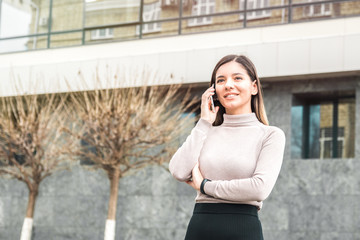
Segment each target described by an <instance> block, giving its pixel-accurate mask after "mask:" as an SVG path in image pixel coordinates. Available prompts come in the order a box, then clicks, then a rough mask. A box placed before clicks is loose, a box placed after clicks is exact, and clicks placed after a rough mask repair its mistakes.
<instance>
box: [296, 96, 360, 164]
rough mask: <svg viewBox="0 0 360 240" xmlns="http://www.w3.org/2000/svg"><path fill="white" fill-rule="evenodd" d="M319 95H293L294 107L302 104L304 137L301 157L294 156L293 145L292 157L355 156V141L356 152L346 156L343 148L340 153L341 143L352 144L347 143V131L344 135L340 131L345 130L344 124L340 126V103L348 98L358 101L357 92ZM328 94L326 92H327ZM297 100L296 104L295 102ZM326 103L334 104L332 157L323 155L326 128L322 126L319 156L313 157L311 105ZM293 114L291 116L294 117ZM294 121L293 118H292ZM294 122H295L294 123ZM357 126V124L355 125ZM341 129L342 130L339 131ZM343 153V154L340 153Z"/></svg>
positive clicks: (342, 157) (305, 158)
mask: <svg viewBox="0 0 360 240" xmlns="http://www.w3.org/2000/svg"><path fill="white" fill-rule="evenodd" d="M319 95H320V96H319V97H313V94H311V93H308V94H306V93H304V94H294V95H293V103H292V107H295V106H302V107H303V109H302V128H301V129H299V131H302V139H301V154H300V157H294V156H293V150H292V147H291V158H292V159H303V160H307V159H349V158H353V157H354V155H355V147H356V146H355V142H354V143H353V144H354V152H353V153H352V155H353V156H350V157H349V156H344V150H341V151H340V153H339V144H342V146H345V145H346V144H351V142H350V143H347V142H346V141H347V139H346V137H345V133H344V134H342V135H339V133H340V134H341V131H345V130H342V128H343V126H339V114H340V113H339V104H340V103H341V102H342V101H344V100H347V99H353V100H354V101H355V102H354V103H356V96H355V93H353V92H352V93H351V94H349V93H346V94H344V95H340V96H332V97H331V96H328V97H324V96H323V95H322V94H319ZM325 95H326V94H325ZM294 102H295V104H294ZM325 103H331V105H332V119H331V120H332V126H331V128H332V136H331V145H332V147H331V156H330V157H326V158H324V157H323V152H324V149H321V146H320V144H321V141H322V140H323V141H324V140H325V138H323V139H322V131H323V129H325V128H326V127H325V128H320V129H319V130H320V131H319V138H318V141H319V147H320V149H319V156H318V157H315V158H314V157H311V156H310V155H311V154H310V153H311V151H310V118H311V114H310V106H314V105H322V104H325ZM292 117H293V116H291V118H292ZM354 117H356V113H354ZM292 121H293V119H292ZM292 124H293V123H292ZM292 124H291V132H292V131H293V126H292ZM354 127H356V126H354ZM339 131H340V132H339ZM291 144H293V136H292V137H291ZM339 154H341V155H339Z"/></svg>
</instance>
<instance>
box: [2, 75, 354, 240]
mask: <svg viewBox="0 0 360 240" xmlns="http://www.w3.org/2000/svg"><path fill="white" fill-rule="evenodd" d="M334 88H335V89H343V90H347V89H356V93H357V96H360V79H356V78H348V79H345V80H343V81H338V80H331V81H330V80H329V81H328V82H326V84H324V81H316V80H312V81H311V80H306V81H305V80H302V81H292V82H281V83H267V87H266V88H265V89H264V93H265V102H266V108H267V112H268V115H269V120H270V122H271V124H272V125H276V126H278V127H280V128H282V129H283V130H284V131H285V133H286V137H287V143H286V150H285V157H284V163H283V167H282V170H281V173H280V176H279V179H278V182H277V184H276V186H275V188H274V190H273V192H272V194H271V195H270V197H269V198H268V199H267V200H265V202H264V206H263V209H262V210H261V211H260V218H261V220H262V225H263V230H264V235H265V239H266V240H281V239H286V240H292V239H294V240H295V239H296V240H300V239H310V240H312V239H314V240H317V239H320V240H330V239H331V240H333V239H341V240H360V228H359V226H360V217H359V216H360V202H359V199H360V171H359V170H358V169H360V161H359V160H360V98H359V97H357V99H356V104H357V106H356V109H357V111H356V118H357V121H356V122H357V123H356V133H357V134H356V155H355V158H354V159H330V160H329V159H328V160H299V159H297V160H296V159H291V157H290V138H291V136H290V133H291V129H290V126H291V124H290V123H291V115H290V109H291V101H292V94H293V93H296V92H310V91H312V92H314V91H319V92H321V91H327V90H331V89H334ZM27 194H28V192H27V188H26V186H25V184H23V183H21V182H18V181H16V180H13V179H4V178H0V239H1V240H2V239H4V240H12V239H19V236H20V231H21V226H22V222H23V218H24V216H25V209H26V204H27ZM108 197H109V181H108V179H107V177H106V175H105V173H104V172H102V171H101V170H97V171H88V170H86V169H84V168H82V167H80V166H74V167H73V169H72V171H64V172H58V173H56V174H54V175H53V176H50V177H49V178H47V179H45V180H44V182H43V183H42V184H41V186H40V194H39V197H38V200H37V203H36V209H35V216H34V226H35V229H34V238H33V239H34V240H48V239H55V240H59V239H86V240H92V239H94V240H98V239H102V238H103V232H104V227H105V219H106V215H107V203H108ZM194 198H195V192H194V191H193V190H192V188H190V187H189V186H187V185H186V184H184V183H179V182H176V181H175V180H174V179H172V177H171V176H170V174H169V173H168V172H167V171H165V170H164V169H162V168H159V167H148V168H146V169H143V170H141V171H139V172H137V173H136V174H134V175H132V176H128V177H125V178H123V179H122V180H121V181H120V191H119V200H118V212H117V233H116V239H134V240H135V239H136V240H142V239H144V240H152V239H154V240H155V239H156V240H157V239H164V240H169V239H174V240H180V239H183V236H184V233H185V230H186V226H187V223H188V221H189V218H190V217H191V212H192V208H193V205H194Z"/></svg>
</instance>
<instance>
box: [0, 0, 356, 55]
mask: <svg viewBox="0 0 360 240" xmlns="http://www.w3.org/2000/svg"><path fill="white" fill-rule="evenodd" d="M292 1H293V0H288V3H287V4H283V5H277V6H270V7H263V8H256V9H255V8H254V9H248V8H247V0H245V1H244V9H243V10H233V11H227V12H217V13H211V14H204V15H196V16H194V15H191V16H184V14H183V1H182V0H180V1H179V4H178V5H179V6H178V17H173V18H166V19H158V20H153V21H144V20H143V14H142V12H143V10H144V0H141V2H140V6H139V19H138V21H132V22H125V23H117V24H106V25H97V26H86V25H85V16H86V9H85V0H84V3H83V10H82V11H83V24H82V28H80V29H79V28H78V29H72V30H65V31H52V15H53V11H52V10H53V0H50V5H49V16H48V20H49V22H48V28H47V32H45V33H35V34H27V35H21V36H12V37H4V38H0V44H1V43H2V42H3V41H6V40H12V39H20V38H29V39H30V38H34V39H36V38H38V37H43V36H47V40H46V41H47V42H46V48H53V47H51V37H52V36H53V35H59V34H68V33H81V36H82V37H81V44H78V45H86V44H94V43H105V42H114V41H126V40H113V41H105V42H104V41H100V42H99V41H94V42H87V41H86V34H85V33H86V32H87V31H91V30H98V29H105V28H122V27H131V26H133V27H135V28H136V27H137V26H138V29H139V32H138V34H136V33H135V34H134V37H133V38H131V40H135V39H142V38H143V37H144V32H143V25H144V24H152V23H165V22H174V21H175V22H176V21H177V22H178V28H177V35H184V34H194V33H199V32H203V31H199V32H191V33H184V32H183V31H182V30H183V26H182V22H183V21H186V20H189V19H195V18H204V17H222V16H227V15H235V14H239V15H240V14H242V16H243V19H242V20H241V21H242V26H241V28H250V27H254V26H248V25H247V23H248V22H249V21H252V20H248V19H247V15H248V14H249V13H251V12H254V11H255V12H256V11H272V10H280V9H283V10H287V15H288V16H287V21H285V22H282V23H281V24H289V23H293V22H294V21H293V14H292V13H293V10H294V9H295V8H300V7H306V6H315V5H318V4H334V3H345V2H356V3H359V4H360V0H358V1H354V0H325V1H321V0H320V1H311V2H303V3H293V2H292ZM1 3H2V1H1V0H0V13H1V9H2V8H1ZM358 15H360V10H359V13H356V14H349V15H344V16H335V17H334V16H328V17H329V18H331V19H333V18H339V17H349V16H358ZM270 18H271V17H270ZM321 19H322V20H323V19H324V18H321ZM316 20H319V18H314V19H310V20H309V19H304V20H303V21H316ZM241 21H240V19H239V22H241ZM296 22H301V21H296ZM0 25H1V23H0ZM210 25H211V24H210ZM265 25H266V26H273V25H277V24H265ZM265 25H264V24H263V25H257V26H256V27H258V26H265ZM192 28H194V27H192ZM232 29H234V28H232ZM235 29H236V28H235ZM226 30H230V29H226ZM209 31H219V30H209ZM209 31H208V32H209ZM165 36H168V35H165ZM153 37H163V36H156V35H155V36H153ZM73 46H76V45H73ZM39 49H44V48H39ZM29 50H36V49H29ZM29 50H25V51H29ZM9 52H12V51H9ZM9 52H6V51H5V52H0V54H1V53H9ZM16 52H19V51H16Z"/></svg>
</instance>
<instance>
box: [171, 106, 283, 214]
mask: <svg viewBox="0 0 360 240" xmlns="http://www.w3.org/2000/svg"><path fill="white" fill-rule="evenodd" d="M284 147H285V135H284V133H283V131H282V130H281V129H279V128H277V127H273V126H266V125H264V124H262V123H261V122H259V120H258V119H257V118H256V116H255V113H250V114H241V115H227V114H224V122H223V124H222V125H220V126H216V127H214V126H212V125H211V124H210V123H209V122H207V121H205V120H203V119H200V120H199V121H198V123H197V124H196V126H195V127H194V128H193V130H192V131H191V134H190V135H189V136H188V137H187V139H186V141H185V142H184V143H183V145H182V146H181V147H180V148H179V149H178V150H177V152H176V153H175V154H174V156H173V157H172V159H171V161H170V165H169V168H170V172H171V173H172V175H173V176H174V177H175V178H176V179H177V180H179V181H187V180H189V179H191V171H192V169H193V168H194V166H195V165H196V163H197V162H199V168H200V171H201V173H202V175H203V177H204V178H208V179H210V180H212V181H211V182H207V183H206V184H205V187H204V190H205V193H206V195H204V194H202V193H200V192H199V191H198V193H197V197H196V202H198V203H220V202H222V203H238V204H250V205H254V206H257V207H258V209H260V208H261V206H262V202H263V200H264V199H266V198H267V197H268V196H269V194H270V192H271V190H272V189H273V187H274V185H275V182H276V179H277V177H278V175H279V172H280V169H281V164H282V160H283V154H284Z"/></svg>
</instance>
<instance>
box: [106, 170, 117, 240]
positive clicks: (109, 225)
mask: <svg viewBox="0 0 360 240" xmlns="http://www.w3.org/2000/svg"><path fill="white" fill-rule="evenodd" d="M108 175H109V180H110V199H109V209H108V216H107V220H106V226H105V235H104V240H114V239H115V226H116V207H117V200H118V192H119V178H120V170H119V169H112V170H111V172H110V171H109V172H108Z"/></svg>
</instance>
